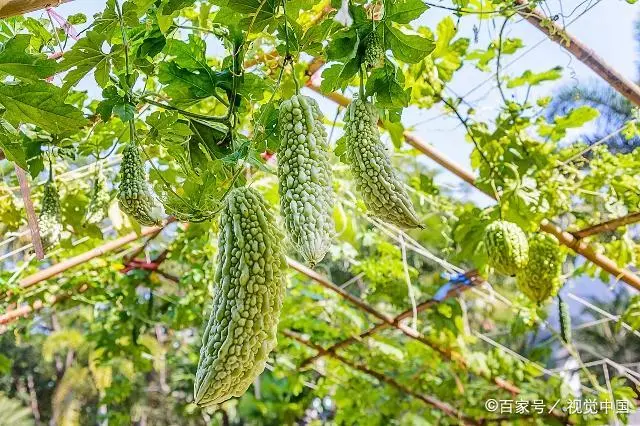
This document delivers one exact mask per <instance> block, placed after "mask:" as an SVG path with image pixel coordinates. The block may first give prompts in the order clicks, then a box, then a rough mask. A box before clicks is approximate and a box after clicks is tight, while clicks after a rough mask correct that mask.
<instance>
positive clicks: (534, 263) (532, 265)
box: [516, 232, 565, 303]
mask: <svg viewBox="0 0 640 426" xmlns="http://www.w3.org/2000/svg"><path fill="white" fill-rule="evenodd" d="M564 257H565V256H564V254H563V251H562V249H561V248H560V243H559V242H558V239H557V238H556V237H554V236H553V235H549V234H546V233H543V232H536V233H534V234H533V235H531V238H529V260H528V262H527V265H526V266H525V267H524V268H522V269H521V270H519V271H518V272H517V274H516V283H517V285H518V288H519V289H520V291H522V292H523V293H524V294H525V295H526V296H527V297H528V298H529V299H530V300H531V301H533V302H536V303H541V302H543V301H545V300H546V299H548V298H549V297H551V296H553V295H554V294H555V293H557V291H558V289H559V288H560V284H561V281H560V277H561V274H562V264H563V263H564Z"/></svg>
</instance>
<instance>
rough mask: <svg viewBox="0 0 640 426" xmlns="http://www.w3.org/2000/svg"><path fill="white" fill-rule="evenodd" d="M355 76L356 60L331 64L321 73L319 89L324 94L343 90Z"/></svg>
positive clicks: (356, 71)
mask: <svg viewBox="0 0 640 426" xmlns="http://www.w3.org/2000/svg"><path fill="white" fill-rule="evenodd" d="M356 74H358V60H357V59H356V58H353V59H351V60H349V61H348V62H347V63H346V64H343V63H337V64H333V65H331V66H330V67H329V68H327V69H325V70H324V71H322V83H321V84H320V88H321V89H322V91H323V92H325V93H327V92H332V91H334V90H336V89H343V88H345V87H346V86H347V85H348V84H349V82H350V81H351V79H352V78H353V77H355V75H356Z"/></svg>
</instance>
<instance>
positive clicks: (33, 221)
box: [14, 164, 44, 260]
mask: <svg viewBox="0 0 640 426" xmlns="http://www.w3.org/2000/svg"><path fill="white" fill-rule="evenodd" d="M14 166H15V167H14V168H15V171H16V176H17V177H18V183H19V184H20V192H21V193H22V202H23V203H24V209H25V210H26V212H27V223H28V224H29V232H31V244H33V249H34V251H35V252H36V258H37V259H38V260H42V259H44V249H43V248H42V239H41V238H40V228H39V227H38V218H37V217H36V212H35V210H34V209H33V202H32V201H31V190H30V189H29V181H28V180H27V175H26V174H25V172H24V170H22V169H21V168H20V166H18V165H17V164H14Z"/></svg>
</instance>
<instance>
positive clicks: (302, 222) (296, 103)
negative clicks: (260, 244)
mask: <svg viewBox="0 0 640 426" xmlns="http://www.w3.org/2000/svg"><path fill="white" fill-rule="evenodd" d="M279 125H280V149H279V151H278V177H279V180H280V187H279V192H280V211H281V214H282V217H283V218H284V223H285V227H286V230H287V233H288V234H289V238H290V240H291V241H292V243H293V245H294V246H295V247H296V249H297V250H298V252H299V253H300V255H301V256H302V257H303V258H304V259H305V260H306V261H307V262H309V263H310V264H311V265H312V266H313V265H315V264H317V263H319V262H320V261H321V260H322V259H323V258H324V256H325V255H326V254H327V251H328V250H329V248H330V247H331V239H332V237H333V235H334V233H335V229H334V224H333V187H332V183H331V164H330V163H329V152H328V145H327V133H326V130H325V128H324V125H323V124H322V113H321V112H320V108H319V107H318V104H317V102H316V101H315V100H314V99H312V98H309V97H307V96H303V95H293V96H292V97H291V98H290V99H288V100H286V101H284V102H282V105H281V106H280V113H279Z"/></svg>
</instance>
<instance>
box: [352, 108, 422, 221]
mask: <svg viewBox="0 0 640 426" xmlns="http://www.w3.org/2000/svg"><path fill="white" fill-rule="evenodd" d="M344 121H345V133H346V140H347V159H348V161H349V164H350V166H351V173H352V174H353V177H354V179H355V182H356V187H357V189H358V192H359V193H360V195H361V196H362V198H363V200H364V203H365V205H366V206H367V208H368V209H369V210H370V211H371V213H372V214H373V215H374V216H377V217H379V218H380V219H382V220H384V221H386V222H389V223H392V224H394V225H397V226H400V227H402V228H417V227H420V226H421V225H420V221H419V219H418V217H417V216H416V213H415V210H414V208H413V204H411V200H410V199H409V196H408V195H407V191H406V189H405V187H404V184H403V182H402V181H401V180H400V179H399V178H398V176H397V173H396V171H395V170H394V168H393V166H392V165H391V160H390V158H389V154H388V152H387V150H386V148H385V146H384V145H383V143H382V141H381V140H380V133H379V132H378V113H377V111H376V109H375V106H374V105H373V104H371V103H370V102H367V101H366V100H364V99H361V98H357V99H354V100H353V102H352V103H351V104H350V105H349V107H348V108H347V111H346V114H345V118H344Z"/></svg>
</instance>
